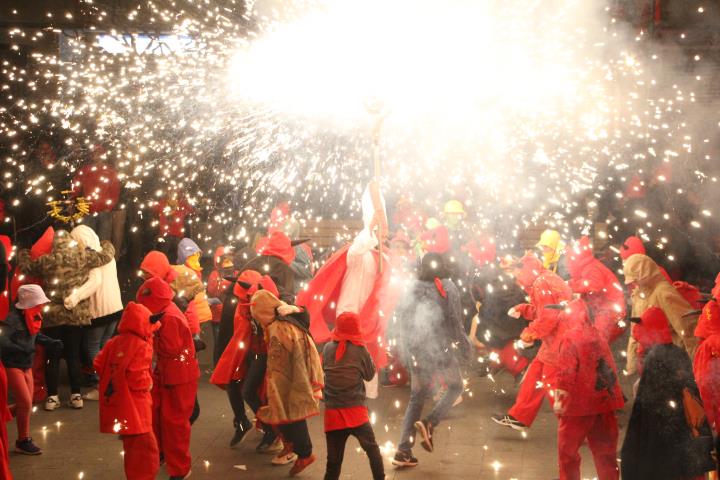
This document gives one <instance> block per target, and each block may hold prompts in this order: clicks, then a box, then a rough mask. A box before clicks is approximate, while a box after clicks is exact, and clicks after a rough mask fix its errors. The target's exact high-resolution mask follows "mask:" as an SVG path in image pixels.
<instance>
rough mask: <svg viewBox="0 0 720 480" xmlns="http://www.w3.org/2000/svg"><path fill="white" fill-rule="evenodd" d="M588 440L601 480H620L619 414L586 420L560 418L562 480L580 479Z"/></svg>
mask: <svg viewBox="0 0 720 480" xmlns="http://www.w3.org/2000/svg"><path fill="white" fill-rule="evenodd" d="M585 439H587V441H588V446H589V447H590V451H591V452H592V455H593V459H594V460H595V470H596V471H597V475H598V480H618V479H619V478H620V471H619V469H618V464H617V443H618V425H617V419H616V418H615V412H607V413H601V414H599V415H589V416H586V417H560V423H559V425H558V463H559V464H560V480H580V453H579V450H580V446H581V445H582V444H583V442H584V441H585Z"/></svg>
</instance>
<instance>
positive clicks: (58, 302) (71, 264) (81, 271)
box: [18, 230, 115, 328]
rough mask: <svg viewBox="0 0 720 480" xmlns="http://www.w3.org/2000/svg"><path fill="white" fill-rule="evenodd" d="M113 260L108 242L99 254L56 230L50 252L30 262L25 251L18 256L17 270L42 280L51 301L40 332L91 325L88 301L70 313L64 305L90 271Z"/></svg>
mask: <svg viewBox="0 0 720 480" xmlns="http://www.w3.org/2000/svg"><path fill="white" fill-rule="evenodd" d="M114 256H115V249H114V248H113V246H112V244H111V243H109V242H102V252H96V251H94V250H92V249H90V248H85V247H84V246H82V245H80V244H78V243H77V242H76V241H75V240H73V239H72V238H71V237H70V235H69V234H68V233H67V232H66V231H64V230H59V231H58V232H56V233H55V238H53V248H52V252H51V253H49V254H47V255H43V256H42V257H40V258H38V259H36V260H31V259H30V252H29V251H28V250H20V251H19V252H18V267H19V268H20V271H21V272H22V273H24V274H25V275H29V276H33V277H39V278H41V279H42V282H43V287H44V290H45V293H46V295H47V296H48V298H49V299H50V303H49V304H48V310H47V311H46V312H44V313H43V323H42V326H43V328H48V327H57V326H60V325H73V326H84V325H90V321H91V319H92V315H91V313H90V304H89V300H88V299H85V300H83V301H81V302H80V303H78V304H77V306H76V307H75V308H73V309H72V310H68V309H67V308H65V305H64V304H63V301H64V299H65V297H67V296H68V295H70V293H72V291H73V289H75V288H78V287H80V286H82V285H83V284H84V283H85V282H86V281H87V280H88V274H89V272H90V270H91V269H93V268H96V267H101V266H103V265H105V264H106V263H108V262H109V261H110V260H111V259H112V258H113V257H114Z"/></svg>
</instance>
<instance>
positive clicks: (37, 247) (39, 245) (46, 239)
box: [30, 227, 55, 260]
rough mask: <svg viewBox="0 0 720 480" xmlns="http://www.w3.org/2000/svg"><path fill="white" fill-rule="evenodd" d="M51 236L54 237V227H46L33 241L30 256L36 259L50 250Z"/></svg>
mask: <svg viewBox="0 0 720 480" xmlns="http://www.w3.org/2000/svg"><path fill="white" fill-rule="evenodd" d="M53 238H55V229H54V228H53V227H48V228H47V230H45V233H43V234H42V236H41V237H40V238H39V239H38V241H37V242H35V243H34V244H33V246H32V248H31V249H30V258H32V259H33V260H37V259H38V258H40V257H42V256H43V255H47V254H49V253H50V252H52V245H53Z"/></svg>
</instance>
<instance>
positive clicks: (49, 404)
mask: <svg viewBox="0 0 720 480" xmlns="http://www.w3.org/2000/svg"><path fill="white" fill-rule="evenodd" d="M58 408H60V397H58V396H57V395H50V396H49V397H47V399H46V400H45V410H47V411H48V412H52V411H53V410H57V409H58Z"/></svg>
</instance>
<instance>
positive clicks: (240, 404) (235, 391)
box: [226, 381, 250, 427]
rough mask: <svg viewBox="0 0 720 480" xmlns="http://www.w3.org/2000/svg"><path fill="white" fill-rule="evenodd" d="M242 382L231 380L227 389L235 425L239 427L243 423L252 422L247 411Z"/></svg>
mask: <svg viewBox="0 0 720 480" xmlns="http://www.w3.org/2000/svg"><path fill="white" fill-rule="evenodd" d="M242 386H243V384H242V382H241V381H240V382H236V381H231V382H230V383H228V385H227V388H226V391H227V396H228V400H230V408H232V411H233V417H234V418H233V425H234V426H235V427H238V426H239V425H242V424H246V425H247V424H248V423H250V420H249V419H248V417H247V413H245V401H244V400H243V395H242Z"/></svg>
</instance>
